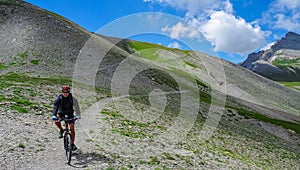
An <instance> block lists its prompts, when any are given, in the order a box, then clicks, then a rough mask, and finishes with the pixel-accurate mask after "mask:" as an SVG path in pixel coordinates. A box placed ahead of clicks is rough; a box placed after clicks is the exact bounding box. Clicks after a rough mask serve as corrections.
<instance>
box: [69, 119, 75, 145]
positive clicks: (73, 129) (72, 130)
mask: <svg viewBox="0 0 300 170" xmlns="http://www.w3.org/2000/svg"><path fill="white" fill-rule="evenodd" d="M70 129H71V135H72V144H74V142H75V126H74V123H71V124H70Z"/></svg>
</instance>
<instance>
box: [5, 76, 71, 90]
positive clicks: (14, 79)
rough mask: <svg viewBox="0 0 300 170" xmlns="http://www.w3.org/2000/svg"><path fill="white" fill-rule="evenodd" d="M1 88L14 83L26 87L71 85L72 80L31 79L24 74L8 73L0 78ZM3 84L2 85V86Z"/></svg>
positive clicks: (60, 78)
mask: <svg viewBox="0 0 300 170" xmlns="http://www.w3.org/2000/svg"><path fill="white" fill-rule="evenodd" d="M0 81H1V85H0V87H1V86H3V85H5V86H7V85H13V84H15V83H18V84H20V83H21V84H24V85H25V86H26V85H57V84H71V83H72V80H71V79H69V78H64V77H49V78H42V77H31V76H28V75H25V74H17V73H8V74H5V75H2V76H0ZM2 83H3V84H2Z"/></svg>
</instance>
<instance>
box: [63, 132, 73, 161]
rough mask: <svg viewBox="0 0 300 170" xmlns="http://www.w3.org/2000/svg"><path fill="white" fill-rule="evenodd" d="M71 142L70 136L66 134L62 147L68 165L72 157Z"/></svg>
mask: <svg viewBox="0 0 300 170" xmlns="http://www.w3.org/2000/svg"><path fill="white" fill-rule="evenodd" d="M71 141H72V136H71V134H70V133H66V135H65V136H64V147H65V151H66V160H67V163H68V164H70V163H71V157H72V145H71V143H72V142H71Z"/></svg>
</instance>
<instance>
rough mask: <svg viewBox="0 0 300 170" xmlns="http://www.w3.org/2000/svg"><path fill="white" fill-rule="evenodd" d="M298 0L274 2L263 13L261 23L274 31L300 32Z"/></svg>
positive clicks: (299, 6) (299, 1) (277, 0)
mask: <svg viewBox="0 0 300 170" xmlns="http://www.w3.org/2000/svg"><path fill="white" fill-rule="evenodd" d="M299 10H300V0H276V1H274V2H273V3H272V4H271V5H270V7H269V10H268V11H266V12H265V13H264V17H263V22H265V23H267V24H269V25H270V26H271V27H273V28H275V29H283V30H287V31H296V32H299V30H300V13H299Z"/></svg>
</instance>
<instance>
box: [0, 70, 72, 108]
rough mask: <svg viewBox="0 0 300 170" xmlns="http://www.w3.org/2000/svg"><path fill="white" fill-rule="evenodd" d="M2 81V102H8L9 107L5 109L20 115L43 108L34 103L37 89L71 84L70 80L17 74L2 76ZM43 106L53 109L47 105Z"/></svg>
mask: <svg viewBox="0 0 300 170" xmlns="http://www.w3.org/2000/svg"><path fill="white" fill-rule="evenodd" d="M0 81H1V83H0V90H1V93H2V94H1V95H0V101H1V102H8V105H6V106H5V107H6V108H8V109H11V110H15V111H17V112H19V113H29V112H30V111H31V112H32V111H34V110H37V109H38V108H39V107H41V106H40V104H38V103H34V102H32V101H34V100H35V99H34V98H35V96H37V95H38V94H37V93H38V91H37V90H36V87H42V86H44V85H45V86H46V85H47V86H48V85H50V86H51V85H53V86H57V84H70V83H71V80H70V79H68V78H61V77H57V78H40V77H31V76H28V75H25V74H16V73H8V74H5V75H2V76H0ZM42 106H43V107H47V108H50V107H51V106H50V105H47V104H45V103H44V104H42Z"/></svg>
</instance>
